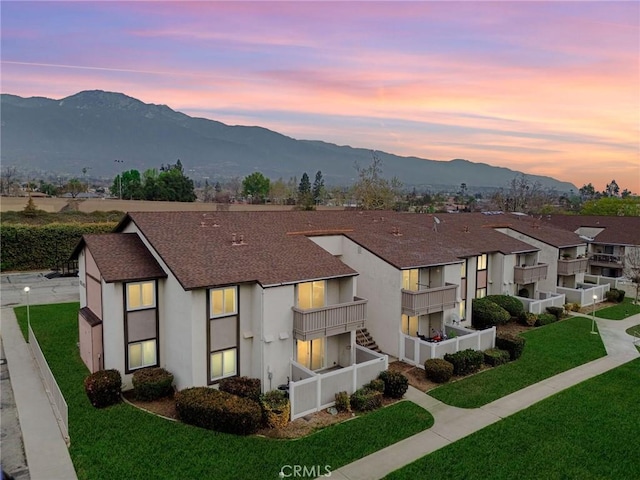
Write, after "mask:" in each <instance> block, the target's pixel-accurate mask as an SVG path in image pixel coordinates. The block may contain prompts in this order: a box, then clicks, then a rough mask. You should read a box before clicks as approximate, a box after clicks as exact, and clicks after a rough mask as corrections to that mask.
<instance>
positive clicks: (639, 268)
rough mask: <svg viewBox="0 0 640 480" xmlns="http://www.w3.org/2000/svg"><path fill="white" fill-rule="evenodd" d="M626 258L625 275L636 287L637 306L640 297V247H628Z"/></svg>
mask: <svg viewBox="0 0 640 480" xmlns="http://www.w3.org/2000/svg"><path fill="white" fill-rule="evenodd" d="M627 249H628V250H629V251H628V252H627V253H626V255H625V258H624V269H623V275H624V276H625V277H626V278H628V279H629V280H630V281H631V283H633V284H635V286H636V300H635V303H636V305H637V304H638V296H640V247H627Z"/></svg>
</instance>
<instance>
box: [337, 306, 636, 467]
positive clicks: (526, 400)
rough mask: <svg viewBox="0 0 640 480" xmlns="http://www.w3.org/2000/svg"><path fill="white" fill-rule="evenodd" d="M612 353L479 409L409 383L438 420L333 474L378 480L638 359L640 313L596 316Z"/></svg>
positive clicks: (415, 399)
mask: <svg viewBox="0 0 640 480" xmlns="http://www.w3.org/2000/svg"><path fill="white" fill-rule="evenodd" d="M596 321H597V324H598V330H599V331H600V336H601V338H602V342H603V343H604V345H605V348H606V350H607V356H605V357H602V358H599V359H598V360H594V361H592V362H589V363H586V364H584V365H580V366H579V367H576V368H573V369H571V370H568V371H566V372H563V373H560V374H558V375H556V376H554V377H551V378H548V379H546V380H543V381H541V382H539V383H536V384H535V385H531V386H529V387H526V388H524V389H522V390H519V391H517V392H514V393H512V394H510V395H507V396H506V397H502V398H500V399H498V400H496V401H494V402H491V403H489V404H487V405H485V406H483V407H480V408H473V409H465V408H457V407H451V406H449V405H445V404H444V403H442V402H440V401H438V400H436V399H435V398H433V397H430V396H429V395H426V394H424V393H422V392H420V391H419V390H417V389H415V388H413V387H409V390H408V391H407V394H406V398H407V399H408V400H411V401H412V402H414V403H416V404H418V405H420V406H422V407H424V408H425V409H427V410H428V411H429V412H430V413H431V414H432V415H433V416H434V418H435V423H434V425H433V427H431V428H430V429H428V430H425V431H423V432H421V433H418V434H416V435H413V436H412V437H409V438H406V439H404V440H402V441H400V442H398V443H395V444H393V445H390V446H389V447H387V448H384V449H382V450H379V451H377V452H375V453H373V454H371V455H369V456H367V457H364V458H361V459H360V460H357V461H355V462H353V463H350V464H348V465H345V466H344V467H342V468H339V469H338V470H335V471H333V472H332V473H331V478H336V479H343V480H374V479H379V478H383V477H384V476H386V475H388V474H389V473H391V472H393V471H395V470H397V469H399V468H401V467H403V466H405V465H406V464H408V463H411V462H413V461H415V460H418V459H419V458H422V457H423V456H425V455H427V454H429V453H431V452H434V451H435V450H438V449H440V448H442V447H444V446H446V445H449V444H450V443H453V442H455V441H457V440H460V439H461V438H464V437H466V436H467V435H470V434H472V433H474V432H476V431H478V430H480V429H482V428H484V427H486V426H488V425H491V424H492V423H495V422H498V421H499V420H502V419H503V418H505V417H508V416H509V415H513V414H514V413H516V412H519V411H520V410H524V409H525V408H528V407H530V406H531V405H533V404H535V403H537V402H539V401H540V400H543V399H545V398H548V397H550V396H552V395H554V394H556V393H558V392H560V391H562V390H565V389H567V388H569V387H572V386H574V385H576V384H578V383H580V382H583V381H584V380H587V379H589V378H592V377H595V376H597V375H600V374H601V373H604V372H606V371H608V370H611V369H613V368H616V367H618V366H620V365H622V364H624V363H627V362H629V361H631V360H633V359H634V358H638V357H639V356H640V353H639V352H638V350H637V349H636V348H635V346H634V345H633V340H634V338H633V337H632V336H630V335H628V334H626V333H625V330H626V329H628V328H629V327H632V326H634V325H638V324H640V314H638V315H634V316H632V317H629V318H627V319H625V320H619V321H616V320H604V319H597V320H596Z"/></svg>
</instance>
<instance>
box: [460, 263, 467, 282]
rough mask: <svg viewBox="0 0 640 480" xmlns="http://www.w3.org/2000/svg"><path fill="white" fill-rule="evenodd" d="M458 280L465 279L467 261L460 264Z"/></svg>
mask: <svg viewBox="0 0 640 480" xmlns="http://www.w3.org/2000/svg"><path fill="white" fill-rule="evenodd" d="M460 278H467V261H466V260H465V261H464V262H462V264H460Z"/></svg>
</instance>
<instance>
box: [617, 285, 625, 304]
mask: <svg viewBox="0 0 640 480" xmlns="http://www.w3.org/2000/svg"><path fill="white" fill-rule="evenodd" d="M617 291H618V303H622V302H623V300H624V296H625V295H626V294H627V292H625V291H624V290H620V289H619V288H618V289H617Z"/></svg>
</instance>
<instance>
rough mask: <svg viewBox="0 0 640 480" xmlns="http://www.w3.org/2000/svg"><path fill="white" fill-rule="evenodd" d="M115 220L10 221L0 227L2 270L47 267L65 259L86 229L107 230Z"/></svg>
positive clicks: (112, 227) (112, 225) (90, 230)
mask: <svg viewBox="0 0 640 480" xmlns="http://www.w3.org/2000/svg"><path fill="white" fill-rule="evenodd" d="M116 225H117V223H114V222H108V223H73V224H62V223H51V224H48V225H33V226H32V225H12V224H5V223H3V225H2V229H1V230H0V242H1V244H2V263H1V264H0V268H1V269H2V270H46V269H49V268H53V267H55V266H57V265H58V264H59V263H61V262H65V261H67V260H68V259H69V257H70V256H71V253H72V252H73V249H74V248H75V247H76V246H77V245H78V242H79V241H80V239H81V238H82V235H84V234H87V233H108V232H111V231H113V229H114V228H115V226H116Z"/></svg>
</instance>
